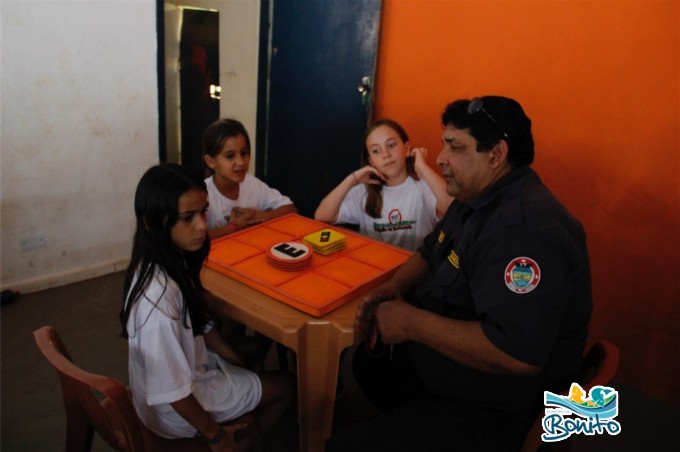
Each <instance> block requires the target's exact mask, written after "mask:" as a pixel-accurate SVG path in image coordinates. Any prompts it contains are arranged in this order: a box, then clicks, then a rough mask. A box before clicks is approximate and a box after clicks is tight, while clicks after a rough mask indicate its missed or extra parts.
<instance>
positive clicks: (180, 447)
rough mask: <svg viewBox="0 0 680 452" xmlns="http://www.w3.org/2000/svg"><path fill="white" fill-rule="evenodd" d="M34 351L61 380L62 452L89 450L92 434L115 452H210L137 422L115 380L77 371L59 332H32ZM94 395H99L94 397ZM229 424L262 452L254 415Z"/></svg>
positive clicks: (203, 445)
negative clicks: (63, 410)
mask: <svg viewBox="0 0 680 452" xmlns="http://www.w3.org/2000/svg"><path fill="white" fill-rule="evenodd" d="M33 336H34V338H35V341H36V343H37V345H38V348H39V349H40V351H41V352H42V354H43V355H44V356H45V358H46V359H47V361H49V363H50V364H51V365H52V367H54V369H55V370H56V372H57V375H58V376H59V380H60V381H61V389H62V394H63V397H64V407H65V408H66V450H67V451H69V452H71V451H76V452H79V451H88V452H89V451H90V449H91V447H92V439H93V437H94V431H95V430H96V431H97V432H98V433H99V435H100V436H101V437H102V439H104V441H106V442H107V443H108V444H109V445H110V446H111V447H113V448H114V449H115V450H119V451H132V452H135V451H159V452H172V451H178V452H179V451H182V452H191V451H208V450H210V449H209V448H208V445H207V444H206V443H205V441H203V440H202V439H201V438H182V439H174V440H171V439H166V438H162V437H160V436H158V435H156V434H154V433H153V432H151V431H150V430H148V429H147V428H146V427H145V426H144V424H143V423H142V422H141V421H140V420H139V417H138V416H137V412H136V411H135V409H134V406H133V405H132V399H131V397H130V393H129V391H128V388H127V387H125V386H124V385H123V384H122V383H120V382H119V381H118V380H116V379H114V378H111V377H107V376H102V375H96V374H93V373H90V372H86V371H84V370H82V369H81V368H79V367H78V366H76V365H75V364H74V363H73V361H72V360H71V357H70V355H69V353H68V351H67V350H66V347H65V346H64V343H63V342H62V340H61V338H60V337H59V334H58V333H57V331H56V330H55V329H54V328H53V327H51V326H44V327H42V328H39V329H37V330H35V331H34V332H33ZM95 394H97V396H95ZM232 422H245V423H247V424H248V428H246V429H245V430H243V431H241V432H239V433H243V434H245V435H248V436H249V437H250V439H251V441H252V444H253V447H254V450H257V451H262V450H264V446H263V443H262V435H261V433H260V430H259V424H258V422H257V419H256V417H255V415H254V413H253V412H250V413H246V414H245V415H243V416H241V417H240V418H238V419H236V420H234V421H232Z"/></svg>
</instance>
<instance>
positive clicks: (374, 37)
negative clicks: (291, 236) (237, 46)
mask: <svg viewBox="0 0 680 452" xmlns="http://www.w3.org/2000/svg"><path fill="white" fill-rule="evenodd" d="M269 8H272V10H271V12H270V9H269ZM380 9H381V1H380V0H323V1H319V0H295V1H291V0H268V1H267V0H264V1H263V2H262V14H263V19H262V27H261V30H260V33H261V37H262V39H263V43H262V46H261V52H263V53H265V54H266V55H268V59H262V58H261V59H260V78H261V81H260V87H261V88H260V90H259V99H260V103H259V105H260V107H259V108H258V140H257V142H258V149H257V159H256V162H257V167H256V173H257V175H258V176H259V177H260V178H262V179H263V180H265V181H266V182H267V183H268V184H269V185H270V186H271V187H274V188H276V189H278V190H280V191H281V192H282V193H284V194H285V195H287V196H289V197H290V198H291V199H292V200H293V201H294V202H295V204H296V205H297V207H298V209H299V211H300V213H301V214H303V215H305V216H313V214H314V211H315V210H316V207H317V206H318V204H319V202H320V201H321V199H322V198H323V197H324V196H325V195H326V194H327V193H328V192H329V191H330V190H332V189H333V187H335V185H337V184H338V183H339V182H340V180H342V178H344V177H345V176H347V175H348V174H349V173H350V172H351V171H353V170H355V169H357V168H358V167H359V164H360V156H361V150H362V146H363V135H364V131H365V129H366V124H367V122H368V121H369V120H370V119H371V114H372V111H371V110H372V96H371V86H370V85H372V84H373V80H374V78H375V77H374V74H375V64H376V56H377V49H378V34H379V24H380ZM270 17H271V18H273V19H272V23H271V24H269V18H270ZM269 25H270V26H271V30H269V29H268V26H269ZM267 31H269V32H270V33H267ZM269 36H271V40H269V39H268V38H269ZM268 50H269V51H268ZM267 75H268V76H269V78H268V85H267V83H266V81H267V80H265V81H263V80H262V78H263V77H265V79H266V77H267ZM362 80H364V85H366V88H365V89H364V94H362V93H360V92H359V90H358V87H359V85H361V84H362Z"/></svg>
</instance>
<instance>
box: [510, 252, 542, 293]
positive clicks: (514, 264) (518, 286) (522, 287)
mask: <svg viewBox="0 0 680 452" xmlns="http://www.w3.org/2000/svg"><path fill="white" fill-rule="evenodd" d="M504 277H505V285H506V286H508V289H510V290H511V291H513V292H515V293H517V294H525V293H529V292H531V291H532V290H534V289H535V288H536V287H537V286H538V283H539V282H541V269H540V267H539V266H538V263H536V261H535V260H533V259H531V258H530V257H516V258H514V259H513V260H511V261H510V263H509V264H508V266H507V267H505V275H504Z"/></svg>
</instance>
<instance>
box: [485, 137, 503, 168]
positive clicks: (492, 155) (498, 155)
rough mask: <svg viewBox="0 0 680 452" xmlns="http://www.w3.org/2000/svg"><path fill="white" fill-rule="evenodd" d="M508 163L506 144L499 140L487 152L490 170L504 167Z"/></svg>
mask: <svg viewBox="0 0 680 452" xmlns="http://www.w3.org/2000/svg"><path fill="white" fill-rule="evenodd" d="M507 161H508V143H507V142H506V141H505V140H501V141H499V142H498V144H496V145H495V146H494V147H493V148H491V150H490V151H489V164H490V165H491V167H492V168H498V167H499V166H502V165H505V164H506V163H507Z"/></svg>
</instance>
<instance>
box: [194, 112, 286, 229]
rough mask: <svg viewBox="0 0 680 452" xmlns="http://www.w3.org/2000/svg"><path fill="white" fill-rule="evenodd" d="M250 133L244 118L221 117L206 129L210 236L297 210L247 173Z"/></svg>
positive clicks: (204, 145)
mask: <svg viewBox="0 0 680 452" xmlns="http://www.w3.org/2000/svg"><path fill="white" fill-rule="evenodd" d="M250 152H251V150H250V137H249V136H248V132H247V131H246V129H245V127H244V126H243V124H241V122H239V121H237V120H235V119H229V118H225V119H220V120H219V121H215V122H214V123H212V124H210V125H209V126H208V128H207V129H206V130H205V132H204V133H203V160H204V162H205V164H206V166H207V167H208V169H209V171H210V172H211V173H212V174H211V176H210V177H208V178H207V179H206V180H205V183H206V185H207V187H208V201H209V202H210V207H209V208H208V234H209V235H210V238H213V239H214V238H217V237H222V236H223V235H227V234H230V233H232V232H236V231H238V230H239V229H243V228H246V227H248V226H252V225H253V224H257V223H261V222H263V221H266V220H271V219H272V218H277V217H280V216H282V215H285V214H288V213H297V208H296V207H295V205H293V202H292V201H291V200H290V198H288V197H287V196H283V195H282V194H281V193H280V192H279V191H278V190H275V189H273V188H270V187H269V186H268V185H267V184H265V183H264V182H262V181H261V180H260V179H258V178H257V177H255V176H253V175H252V174H249V173H248V168H249V166H250Z"/></svg>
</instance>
